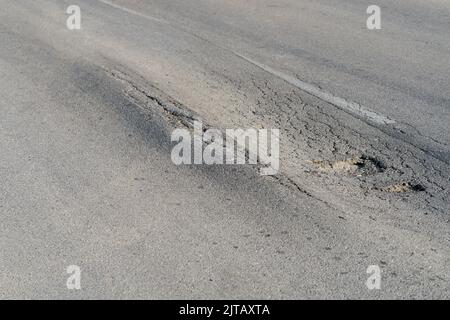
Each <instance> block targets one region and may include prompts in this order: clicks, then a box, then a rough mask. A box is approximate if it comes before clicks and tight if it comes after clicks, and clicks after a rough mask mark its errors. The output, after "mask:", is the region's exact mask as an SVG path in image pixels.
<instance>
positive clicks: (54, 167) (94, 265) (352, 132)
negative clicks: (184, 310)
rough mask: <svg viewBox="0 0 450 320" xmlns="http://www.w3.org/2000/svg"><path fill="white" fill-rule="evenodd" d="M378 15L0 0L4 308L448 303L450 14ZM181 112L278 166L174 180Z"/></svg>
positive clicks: (344, 4)
mask: <svg viewBox="0 0 450 320" xmlns="http://www.w3.org/2000/svg"><path fill="white" fill-rule="evenodd" d="M378 3H379V5H380V7H381V9H382V27H383V28H382V30H377V31H370V30H367V29H366V26H365V20H366V18H367V14H366V8H367V6H368V5H369V4H372V3H368V2H367V1H356V0H346V1H337V0H319V1H303V0H302V1H294V0H280V1H277V2H273V1H267V0H263V1H256V0H250V1H237V0H227V1H221V2H220V3H217V2H216V1H208V0H189V1H187V0H171V1H166V0H165V1H163V0H150V1H143V0H136V1H130V0H96V1H87V0H77V1H72V0H69V1H66V0H64V1H56V0H36V1H27V0H16V1H7V0H0V7H1V10H0V96H1V99H0V110H1V117H0V178H1V182H2V183H1V184H0V298H2V299H21V298H24V299H211V298H217V299H389V298H394V299H410V298H413V299H433V298H436V299H448V298H450V285H449V283H450V249H449V248H450V246H449V244H450V232H449V231H450V229H449V223H450V217H449V208H450V205H449V196H450V195H449V191H448V190H449V185H450V183H449V182H450V181H449V172H450V170H449V166H450V147H449V145H450V134H449V130H450V129H449V128H450V126H449V125H448V123H449V120H450V115H449V110H450V109H449V108H450V104H449V101H450V91H449V90H448V88H449V84H450V83H449V81H450V80H449V77H448V75H449V74H450V70H449V64H448V61H450V53H449V50H448V48H449V45H450V32H449V30H450V28H449V23H450V20H449V17H450V5H449V3H448V2H446V1H442V0H433V1H424V0H412V1H404V0H402V1H396V2H395V3H392V2H391V1H384V0H381V1H378ZM73 4H76V5H79V6H80V8H81V13H82V29H81V30H78V31H70V30H68V29H67V28H66V19H67V17H68V15H67V14H66V8H67V7H68V6H69V5H73ZM328 97H329V99H328ZM333 101H334V102H336V101H338V102H342V101H344V102H342V103H333ZM347 106H348V107H347ZM365 115H377V116H379V117H383V119H390V120H392V122H386V123H377V122H374V121H372V120H373V117H366V116H365ZM193 119H199V120H202V121H203V123H204V124H205V126H207V127H211V128H219V129H226V128H278V129H280V130H281V144H280V148H281V153H280V162H281V170H280V172H279V174H278V175H276V176H272V177H270V176H268V177H263V176H260V175H259V173H258V170H257V168H255V167H253V166H250V165H244V166H226V165H224V166H218V165H217V166H205V165H199V166H175V165H174V164H173V163H172V161H171V157H170V155H171V148H172V146H173V145H172V144H171V139H170V138H171V132H172V130H174V129H176V128H180V127H183V128H184V127H189V125H190V123H191V122H192V120H193ZM70 265H77V266H79V267H80V269H81V290H68V288H67V287H66V280H67V278H68V277H69V275H68V274H67V273H66V268H67V267H68V266H70ZM373 265H376V266H379V267H380V268H381V289H380V290H369V289H368V287H367V286H366V281H367V279H368V278H369V276H370V274H367V272H366V271H367V269H368V267H369V266H373Z"/></svg>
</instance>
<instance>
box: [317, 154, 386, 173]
mask: <svg viewBox="0 0 450 320" xmlns="http://www.w3.org/2000/svg"><path fill="white" fill-rule="evenodd" d="M312 164H313V165H315V166H317V168H318V169H319V170H320V171H321V172H325V173H333V174H338V175H347V176H358V177H361V176H368V175H373V174H377V173H380V172H383V171H384V170H385V169H386V167H385V165H384V164H383V163H382V162H380V161H378V160H377V159H375V158H372V157H368V156H365V155H359V156H354V157H351V158H349V159H344V160H336V161H327V160H313V161H312Z"/></svg>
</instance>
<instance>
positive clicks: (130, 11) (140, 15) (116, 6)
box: [97, 0, 168, 24]
mask: <svg viewBox="0 0 450 320" xmlns="http://www.w3.org/2000/svg"><path fill="white" fill-rule="evenodd" d="M97 1H99V2H101V3H103V4H106V5H108V6H111V7H113V8H116V9H119V10H122V11H125V12H128V13H131V14H134V15H136V16H139V17H141V18H144V19H147V20H152V21H156V22H161V23H165V24H168V22H167V21H166V20H162V19H159V18H155V17H152V16H149V15H146V14H143V13H140V12H138V11H135V10H132V9H129V8H127V7H124V6H121V5H118V4H115V3H113V2H111V1H108V0H97Z"/></svg>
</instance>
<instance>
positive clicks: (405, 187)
mask: <svg viewBox="0 0 450 320" xmlns="http://www.w3.org/2000/svg"><path fill="white" fill-rule="evenodd" d="M381 190H382V191H385V192H390V193H407V192H421V191H425V190H426V188H425V187H424V186H423V185H421V184H415V183H409V182H402V183H399V184H394V185H391V186H388V187H385V188H381Z"/></svg>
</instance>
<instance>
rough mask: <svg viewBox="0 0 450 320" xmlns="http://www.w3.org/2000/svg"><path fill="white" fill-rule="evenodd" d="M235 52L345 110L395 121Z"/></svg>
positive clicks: (382, 121) (380, 120)
mask: <svg viewBox="0 0 450 320" xmlns="http://www.w3.org/2000/svg"><path fill="white" fill-rule="evenodd" d="M233 53H234V54H235V55H237V56H239V57H241V58H242V59H244V60H246V61H248V62H249V63H251V64H253V65H255V66H257V67H259V68H261V69H263V70H264V71H266V72H268V73H270V74H273V75H274V76H276V77H278V78H280V79H283V80H284V81H286V82H288V83H290V84H292V85H293V86H295V87H297V88H299V89H301V90H303V91H305V92H308V93H309V94H311V95H313V96H315V97H317V98H319V99H321V100H324V101H326V102H329V103H331V104H332V105H335V106H337V107H339V108H341V109H343V110H347V111H349V112H351V113H353V114H356V115H358V116H361V117H364V118H366V119H368V120H370V121H372V122H375V123H377V124H383V125H387V124H393V123H395V121H394V120H392V119H389V118H388V117H386V116H384V115H382V114H378V113H376V112H373V111H370V110H367V109H365V108H364V107H362V106H361V105H360V104H358V103H356V102H352V101H348V100H346V99H344V98H340V97H337V96H335V95H333V94H332V93H330V92H327V91H325V90H323V89H320V88H319V87H317V86H315V85H312V84H309V83H306V82H304V81H302V80H299V79H297V78H296V77H293V76H290V75H288V74H285V73H283V72H281V71H278V70H275V69H273V68H271V67H269V66H267V65H265V64H262V63H260V62H258V61H255V60H253V59H250V58H248V57H246V56H243V55H242V54H239V53H237V52H233Z"/></svg>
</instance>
